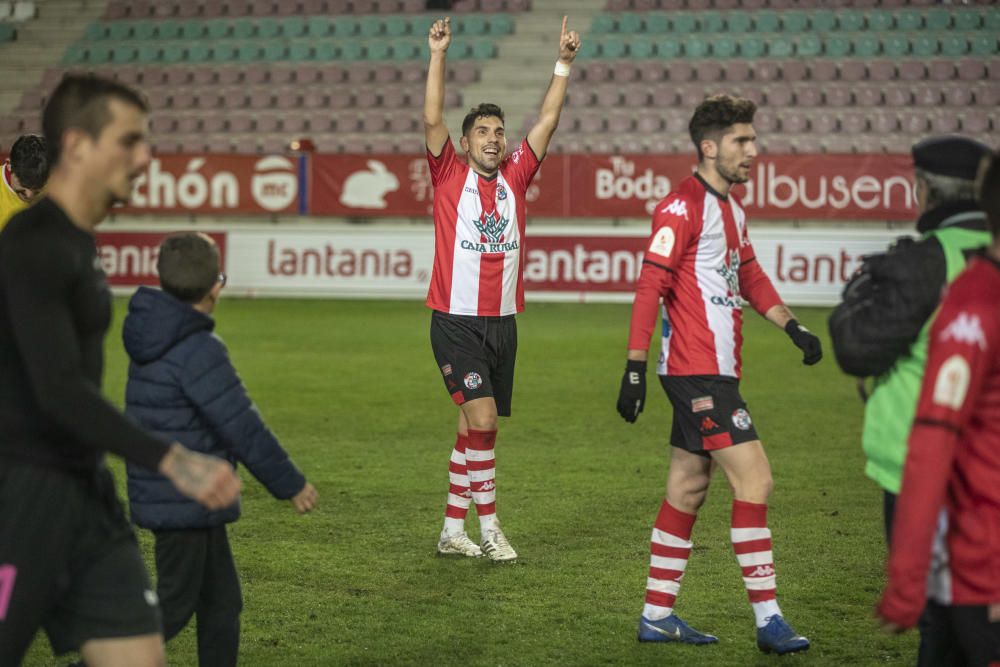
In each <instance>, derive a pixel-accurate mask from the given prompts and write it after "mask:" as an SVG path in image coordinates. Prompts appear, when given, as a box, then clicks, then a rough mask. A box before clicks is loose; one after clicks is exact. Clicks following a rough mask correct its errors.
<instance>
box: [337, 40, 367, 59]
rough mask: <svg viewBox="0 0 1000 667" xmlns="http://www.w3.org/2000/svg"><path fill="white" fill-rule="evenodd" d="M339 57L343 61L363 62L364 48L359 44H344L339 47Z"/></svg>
mask: <svg viewBox="0 0 1000 667" xmlns="http://www.w3.org/2000/svg"><path fill="white" fill-rule="evenodd" d="M339 56H340V58H342V59H343V60H364V58H365V47H364V46H362V45H361V43H360V42H344V43H343V44H341V45H340V53H339Z"/></svg>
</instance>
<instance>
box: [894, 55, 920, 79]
mask: <svg viewBox="0 0 1000 667" xmlns="http://www.w3.org/2000/svg"><path fill="white" fill-rule="evenodd" d="M897 71H898V78H899V79H900V80H902V81H921V80H923V79H925V78H927V70H926V68H925V67H924V64H923V62H920V61H916V60H904V61H902V62H900V63H899V68H898V70H897Z"/></svg>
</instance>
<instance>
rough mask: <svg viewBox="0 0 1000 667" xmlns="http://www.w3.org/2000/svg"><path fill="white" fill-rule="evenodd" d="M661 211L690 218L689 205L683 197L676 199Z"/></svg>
mask: <svg viewBox="0 0 1000 667" xmlns="http://www.w3.org/2000/svg"><path fill="white" fill-rule="evenodd" d="M660 213H669V214H671V215H676V216H677V217H678V218H684V219H685V220H687V219H688V207H687V204H686V203H685V202H684V200H683V199H675V200H673V201H672V202H670V204H668V205H667V206H664V207H663V209H661V210H660Z"/></svg>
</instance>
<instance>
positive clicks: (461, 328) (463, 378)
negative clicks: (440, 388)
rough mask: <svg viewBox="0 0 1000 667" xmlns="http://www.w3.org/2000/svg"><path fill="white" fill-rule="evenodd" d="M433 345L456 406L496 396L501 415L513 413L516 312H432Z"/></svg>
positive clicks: (494, 398)
mask: <svg viewBox="0 0 1000 667" xmlns="http://www.w3.org/2000/svg"><path fill="white" fill-rule="evenodd" d="M431 348H432V349H433V350H434V359H435V360H436V361H437V366H438V369H439V370H440V371H441V376H442V377H443V378H444V386H445V388H446V389H447V390H448V393H449V394H451V399H452V400H453V401H455V404H456V405H461V404H462V403H465V402H466V401H471V400H473V399H476V398H485V397H487V396H492V397H493V400H495V401H496V404H497V414H498V415H500V416H501V417H509V416H510V404H511V397H512V396H513V394H514V358H515V357H516V356H517V324H516V323H515V321H514V316H513V315H504V316H503V317H477V316H473V315H449V314H447V313H442V312H439V311H436V310H435V311H434V313H433V314H432V315H431Z"/></svg>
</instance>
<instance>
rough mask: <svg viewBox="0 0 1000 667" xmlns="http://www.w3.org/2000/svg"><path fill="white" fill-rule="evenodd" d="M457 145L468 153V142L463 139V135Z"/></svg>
mask: <svg viewBox="0 0 1000 667" xmlns="http://www.w3.org/2000/svg"><path fill="white" fill-rule="evenodd" d="M458 145H459V146H461V147H462V150H463V151H465V152H466V153H468V152H469V140H468V139H467V138H466V137H465V135H464V134H463V135H462V138H461V139H459V140H458Z"/></svg>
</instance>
